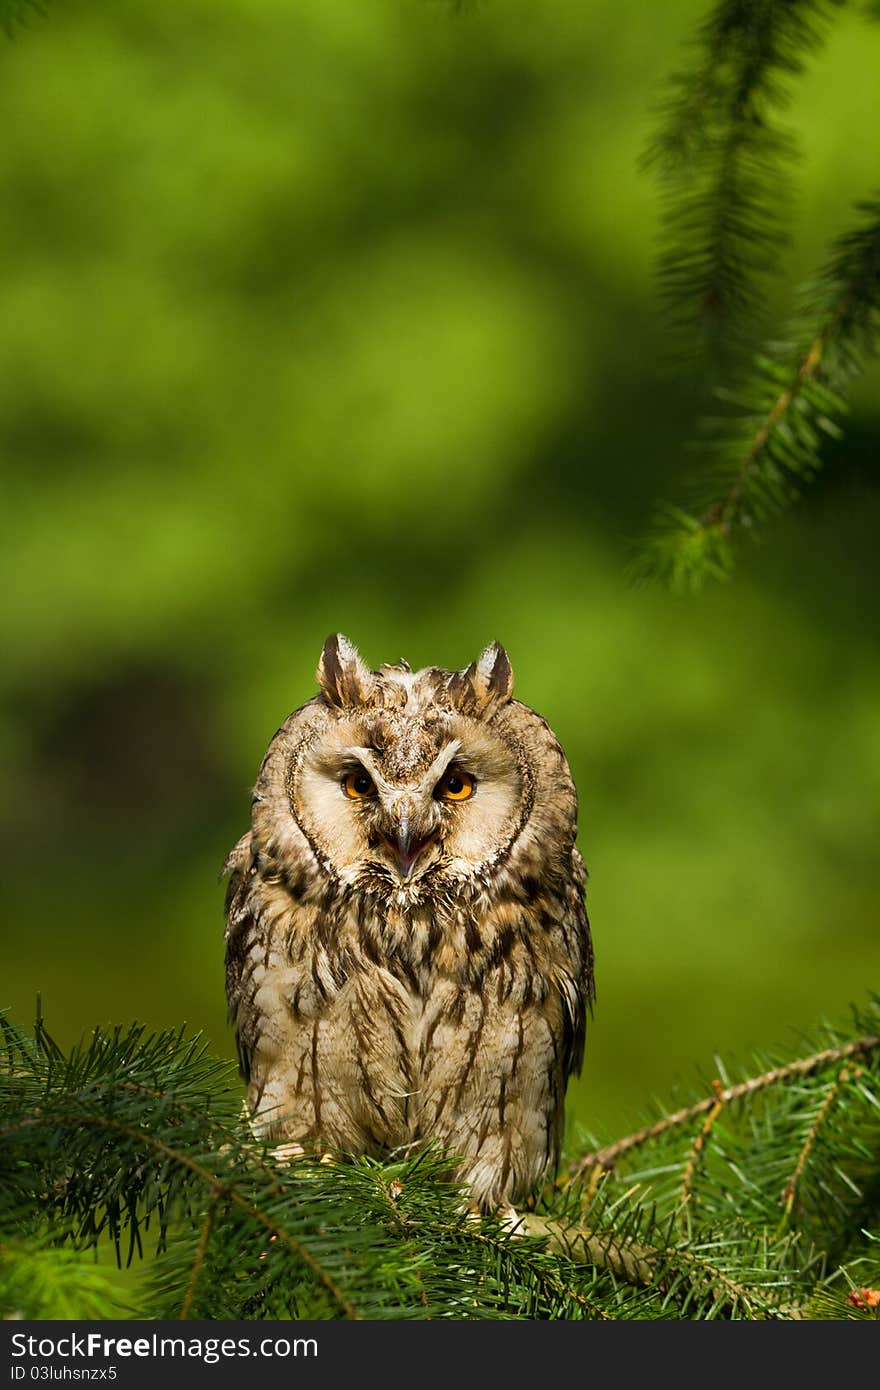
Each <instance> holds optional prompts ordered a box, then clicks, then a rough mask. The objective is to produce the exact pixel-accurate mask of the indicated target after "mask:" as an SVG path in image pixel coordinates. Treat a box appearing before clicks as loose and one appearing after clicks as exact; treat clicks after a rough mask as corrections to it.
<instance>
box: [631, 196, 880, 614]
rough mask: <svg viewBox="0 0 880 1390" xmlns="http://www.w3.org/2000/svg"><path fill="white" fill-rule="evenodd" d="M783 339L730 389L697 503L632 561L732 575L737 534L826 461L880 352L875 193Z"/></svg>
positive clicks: (646, 569)
mask: <svg viewBox="0 0 880 1390" xmlns="http://www.w3.org/2000/svg"><path fill="white" fill-rule="evenodd" d="M859 213H860V218H861V221H860V225H858V226H857V227H856V228H855V229H854V230H853V231H850V232H848V233H846V234H845V235H844V236H842V237H840V238H839V240H838V241H837V242H836V243H835V246H834V250H833V254H832V257H831V259H830V261H829V263H828V265H827V266H826V268H825V269H824V271H823V272H822V274H821V276H820V278H819V279H818V281H816V282H815V283H813V284H812V285H811V286H808V287H807V289H806V290H805V291H804V292H803V293H802V296H801V298H802V307H801V309H800V311H799V312H798V314H797V316H796V317H795V319H794V321H793V322H792V324H791V325H790V329H789V332H788V334H787V337H786V340H785V341H784V342H777V343H772V344H768V345H767V347H766V349H765V350H764V351H763V352H761V353H759V354H758V355H757V356H756V357H755V359H754V361H753V363H752V365H751V370H750V372H749V373H748V374H747V375H745V376H744V377H743V380H742V381H741V383H740V384H739V386H738V387H737V388H736V389H734V390H727V391H724V392H721V391H719V392H718V395H719V397H720V398H721V399H722V400H723V401H724V402H725V403H726V404H727V405H729V406H731V407H733V409H734V410H735V412H736V413H734V414H731V415H728V416H727V417H725V418H724V419H722V420H720V421H715V422H712V429H713V433H714V437H710V438H709V439H708V440H707V442H706V444H705V445H704V447H703V450H702V453H703V463H704V475H705V476H704V480H703V482H702V485H701V489H700V493H699V495H698V496H697V498H696V500H695V502H694V504H693V506H692V507H690V508H688V509H687V510H684V509H682V508H678V507H671V506H666V507H664V508H662V509H661V510H660V512H659V513H658V516H657V519H656V522H655V529H654V532H653V534H652V536H651V537H650V538H649V540H648V542H647V543H646V545H645V547H644V548H643V550H642V553H641V554H640V556H639V557H638V559H637V561H636V563H635V566H634V571H633V572H634V576H635V577H636V578H637V579H640V578H648V577H653V576H660V577H663V578H665V579H667V580H669V581H670V582H671V583H672V585H673V587H675V588H679V589H683V588H697V587H699V585H700V584H701V583H702V581H703V580H704V579H705V578H706V577H707V576H712V577H717V578H722V577H724V576H726V575H727V574H729V573H730V570H731V567H732V564H733V553H734V547H735V543H736V541H737V539H738V538H739V537H740V536H742V535H743V534H745V533H747V532H754V529H755V527H756V526H757V525H758V524H759V523H760V522H762V521H764V520H765V519H766V518H767V517H768V516H770V515H772V514H774V513H777V512H779V511H781V510H783V509H784V508H785V507H787V506H789V505H791V503H792V502H794V501H795V500H796V499H797V497H798V496H799V493H800V489H801V487H802V486H803V484H804V483H806V482H809V481H810V479H811V478H813V476H814V475H815V473H816V472H817V471H818V469H819V468H820V466H821V448H822V443H823V438H824V437H826V436H829V435H830V436H832V437H834V438H837V437H839V434H840V426H839V421H840V418H841V416H842V415H843V414H844V413H845V411H846V408H847V407H846V400H845V393H846V391H847V388H848V386H849V384H850V383H851V381H852V380H853V378H854V377H856V376H858V375H859V373H860V372H861V371H862V370H863V367H864V363H865V360H866V359H867V358H868V357H870V356H872V355H873V354H875V353H876V351H877V344H878V328H880V197H875V198H873V199H872V200H871V201H869V202H867V203H863V204H861V205H860V207H859Z"/></svg>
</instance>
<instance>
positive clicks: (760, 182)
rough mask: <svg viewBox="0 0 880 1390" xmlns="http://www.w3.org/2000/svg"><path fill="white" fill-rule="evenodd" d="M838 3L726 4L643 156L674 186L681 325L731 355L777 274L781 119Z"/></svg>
mask: <svg viewBox="0 0 880 1390" xmlns="http://www.w3.org/2000/svg"><path fill="white" fill-rule="evenodd" d="M835 4H836V5H838V6H839V4H840V0H831V2H830V3H829V0H760V3H758V4H756V3H755V0H719V3H717V4H716V5H715V6H714V7H713V8H712V10H711V11H710V13H709V14H708V16H707V17H706V19H705V20H704V21H703V23H702V24H701V26H700V29H699V34H698V36H697V39H696V47H697V50H698V56H697V59H696V62H695V64H694V66H693V67H692V68H691V69H690V70H688V71H686V72H682V73H679V74H678V75H677V76H676V77H674V78H673V79H672V80H671V82H670V84H669V87H670V91H669V95H668V97H667V99H666V102H665V104H664V107H663V123H662V125H661V128H660V130H659V132H658V134H657V136H656V138H655V139H654V141H653V143H652V144H651V146H650V148H649V149H648V152H647V154H646V157H645V162H646V164H647V165H648V167H652V166H653V167H654V168H656V169H657V171H658V173H659V174H660V176H661V178H662V180H663V185H664V187H665V190H666V232H667V237H668V241H669V244H668V245H667V247H666V249H665V251H664V253H663V255H662V256H661V260H660V278H661V284H662V287H663V291H664V294H665V297H666V299H667V301H668V303H669V305H670V308H671V310H672V311H673V315H674V317H675V318H676V319H677V320H679V322H680V323H682V324H683V325H686V326H687V327H688V328H691V329H693V328H696V329H697V331H698V333H699V334H700V335H701V336H703V337H704V338H705V339H706V340H707V342H706V343H704V347H706V346H708V347H709V348H710V349H716V350H717V349H718V348H719V347H720V348H723V350H724V351H725V353H729V351H730V347H731V342H732V339H733V338H734V337H735V335H736V331H737V329H739V328H741V327H742V321H743V320H744V319H745V320H748V318H749V317H751V316H753V315H754V314H755V312H756V311H757V310H758V309H759V307H760V305H761V302H762V285H761V283H760V276H761V274H762V273H763V272H766V271H769V270H775V269H778V267H779V255H778V253H779V249H780V246H781V245H782V244H783V243H784V240H785V235H784V226H783V224H782V221H781V208H780V204H781V203H783V202H784V195H785V193H786V191H787V190H788V182H789V180H788V166H789V165H790V164H791V162H792V159H793V156H794V153H795V145H794V142H793V140H792V137H791V135H790V134H789V133H788V132H787V131H785V130H784V129H782V128H781V127H780V126H779V124H778V122H777V120H776V118H775V113H776V111H778V109H779V108H780V107H782V106H784V105H785V104H787V101H788V99H789V97H790V90H789V86H790V79H791V78H792V77H793V76H796V75H797V74H798V73H800V72H801V71H802V70H803V64H804V59H805V57H806V55H807V54H809V53H811V52H812V51H814V50H815V49H816V48H817V47H818V46H819V44H820V42H821V40H822V38H823V37H824V34H825V31H826V29H827V26H828V21H829V16H830V12H831V10H832V9H833V8H834V6H835Z"/></svg>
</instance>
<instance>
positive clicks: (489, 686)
mask: <svg viewBox="0 0 880 1390" xmlns="http://www.w3.org/2000/svg"><path fill="white" fill-rule="evenodd" d="M447 689H448V691H449V695H450V698H451V700H452V702H453V704H454V705H456V706H457V707H458V708H459V709H460V710H461V711H462V713H463V714H472V715H474V716H475V717H476V718H478V719H479V718H482V717H484V716H485V715H487V714H489V713H490V712H491V711H492V710H493V709H495V708H496V706H498V705H503V704H506V703H507V701H508V700H509V699H510V697H511V695H512V694H513V670H512V668H511V665H510V658H509V657H508V655H507V652H506V651H505V650H504V648H503V647H502V645H501V643H500V642H490V643H489V645H488V647H485V648H484V649H483V651H482V652H481V653H480V658H479V660H478V661H472V662H471V664H470V666H466V667H465V668H464V670H463V671H454V672H453V674H452V675H451V676H450V678H449V681H448V684H447Z"/></svg>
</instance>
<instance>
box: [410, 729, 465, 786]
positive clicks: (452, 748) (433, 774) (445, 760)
mask: <svg viewBox="0 0 880 1390" xmlns="http://www.w3.org/2000/svg"><path fill="white" fill-rule="evenodd" d="M460 747H461V739H459V738H454V739H452V741H451V742H450V743H447V745H446V747H445V748H441V749H440V752H439V753H438V754H437V756H436V758H435V759H434V761H433V762H432V764H431V766H430V767H429V768H428V771H427V772H426V773H425V775H424V777H423V778H422V780H421V782H420V783H419V786H420V787H421V788H422V790H427V788H428V787H429V786H430V787H434V785H435V784H436V783H437V782H439V781H440V778H441V777H442V776H443V774H444V772H445V771H446V769H447V768H448V766H449V764H450V763H451V762H452V759H453V758H454V757H455V755H456V753H457V752H458V750H459V748H460Z"/></svg>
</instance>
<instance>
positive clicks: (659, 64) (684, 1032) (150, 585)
mask: <svg viewBox="0 0 880 1390" xmlns="http://www.w3.org/2000/svg"><path fill="white" fill-rule="evenodd" d="M704 8H705V6H704V3H703V0H700V3H696V0H675V2H674V3H672V2H670V3H665V4H663V5H645V4H644V3H637V0H624V3H621V0H616V2H615V3H611V2H610V0H594V2H593V3H589V4H588V3H585V0H577V3H575V0H547V3H546V4H543V5H535V4H534V3H529V4H526V3H515V2H514V0H504V3H501V0H497V2H495V0H485V3H483V4H481V5H479V6H477V7H471V8H467V7H466V8H465V10H464V12H463V13H457V14H456V13H454V12H453V8H452V7H451V6H450V5H448V4H442V3H430V0H397V3H392V2H391V0H370V3H365V2H364V0H298V3H297V4H296V5H292V4H291V3H290V0H263V3H261V4H260V5H258V6H253V5H248V4H245V3H244V0H187V2H186V3H185V4H182V5H173V6H156V5H154V4H151V3H148V2H147V0H120V3H117V4H115V5H114V6H112V7H111V8H109V9H108V7H106V6H99V5H97V4H95V3H93V2H92V3H86V0H65V3H63V4H62V3H60V0H59V3H57V4H55V5H53V6H52V7H51V9H50V11H49V14H48V17H47V18H46V19H45V20H42V21H40V20H36V19H35V20H33V21H32V22H31V23H30V24H29V26H28V28H27V30H26V31H25V32H23V33H19V35H18V37H17V39H16V41H15V42H13V43H3V44H2V45H0V120H2V125H3V129H4V131H5V132H6V134H5V138H4V140H3V141H2V145H0V180H2V190H3V194H2V199H0V458H2V464H3V504H2V519H0V526H2V536H0V542H2V544H0V567H2V592H3V595H4V602H3V604H2V614H0V623H2V646H3V652H4V660H3V672H2V677H0V681H2V696H3V709H4V715H3V721H2V735H0V737H2V751H3V767H4V775H3V778H2V785H0V800H2V807H0V813H2V830H3V844H4V855H3V858H4V872H3V893H4V904H3V917H2V924H3V925H2V930H3V933H4V951H3V957H2V959H3V967H2V970H3V976H2V989H0V996H2V997H0V1003H2V1004H4V1005H8V1006H10V1007H11V1008H12V1010H13V1012H14V1015H15V1016H16V1018H17V1019H19V1020H20V1021H21V1022H27V1021H29V1020H30V1018H31V1017H32V1016H33V1009H34V999H35V995H36V993H37V991H40V992H41V994H42V998H43V1007H44V1011H45V1014H46V1017H47V1020H48V1023H49V1026H50V1029H52V1030H54V1032H55V1033H56V1035H58V1036H59V1037H60V1038H61V1039H62V1040H64V1041H65V1042H69V1041H71V1040H72V1039H74V1038H75V1037H77V1036H78V1035H79V1034H80V1032H81V1031H82V1030H83V1029H84V1028H89V1027H91V1026H92V1025H93V1024H94V1023H96V1022H105V1021H128V1020H130V1019H132V1018H138V1019H141V1020H144V1021H146V1022H148V1023H149V1024H152V1025H166V1024H176V1023H179V1022H181V1021H182V1020H184V1019H185V1020H187V1021H188V1023H189V1024H190V1025H191V1027H192V1028H196V1029H203V1030H204V1031H205V1032H206V1034H207V1035H208V1037H209V1039H210V1042H211V1045H212V1046H213V1047H214V1048H215V1049H217V1050H221V1051H223V1052H224V1053H226V1054H228V1055H230V1056H231V1055H232V1051H233V1047H232V1038H231V1036H230V1034H229V1033H228V1031H227V1029H226V1026H225V1004H224V997H223V916H222V897H223V890H222V888H221V887H220V886H219V885H218V882H217V874H218V870H219V867H220V864H221V862H222V860H223V858H224V856H225V854H226V851H227V849H228V847H229V846H230V845H231V843H232V842H233V840H235V839H236V838H237V836H238V835H239V834H241V833H242V831H243V830H244V829H245V827H246V824H247V818H248V812H249V790H250V786H251V785H252V783H253V780H254V778H255V776H256V772H257V768H258V765H259V762H260V759H261V757H262V754H263V751H264V749H265V746H266V743H267V741H268V739H269V737H270V736H271V734H272V733H273V732H274V730H275V729H276V727H277V726H278V725H279V724H280V723H281V722H282V720H283V719H284V717H285V716H286V715H287V713H288V712H289V711H290V710H291V709H292V708H294V707H295V706H296V705H298V704H299V703H301V702H302V701H303V700H304V699H307V698H308V697H309V696H310V694H312V693H313V690H314V684H313V671H314V667H315V663H316V660H317V656H318V652H319V650H320V646H321V643H322V641H323V639H324V637H325V635H326V634H327V632H329V631H331V630H336V629H341V630H342V631H344V632H346V633H347V634H348V635H349V636H350V637H351V638H352V639H353V640H354V641H355V642H356V643H357V644H358V645H359V646H360V648H361V650H362V652H363V653H364V655H365V656H366V657H367V658H368V660H370V661H371V662H372V663H373V664H376V665H378V664H379V663H380V662H382V661H386V660H396V659H398V658H399V657H401V656H405V657H407V658H408V659H409V661H410V662H411V663H412V664H413V665H421V664H431V663H437V664H441V665H448V666H460V665H463V664H465V663H466V662H468V661H469V660H470V659H471V658H472V657H473V656H474V655H475V654H476V653H477V652H478V651H479V649H480V648H481V647H482V646H483V645H484V644H485V643H486V642H487V641H488V640H489V639H491V638H493V637H498V638H499V639H501V640H502V641H503V642H504V643H505V645H506V646H507V648H508V651H509V652H510V655H511V658H512V661H513V665H514V670H515V672H516V679H517V693H518V695H519V696H520V697H521V698H522V699H524V700H525V701H526V702H527V703H529V704H532V705H534V706H535V707H536V708H537V709H539V710H540V711H541V712H542V713H543V714H544V715H546V716H547V718H548V719H549V720H550V721H551V723H552V724H553V726H554V728H555V729H556V730H557V732H558V733H559V736H560V738H561V739H562V742H563V745H564V747H565V748H566V750H567V753H568V755H569V758H570V761H571V763H572V766H573V770H574V773H575V776H576V780H577V783H578V786H579V789H580V795H581V844H582V848H583V851H584V854H585V857H586V859H587V862H588V865H589V867H590V871H591V881H590V886H589V898H588V901H589V906H590V911H591V916H592V919H593V923H594V934H595V942H596V951H597V961H598V991H599V993H598V1005H597V1010H596V1016H595V1022H594V1024H593V1027H592V1030H591V1035H590V1037H589V1040H588V1047H587V1060H586V1065H585V1071H584V1075H583V1078H582V1079H581V1081H580V1082H579V1083H578V1084H577V1086H576V1087H574V1088H573V1090H572V1092H571V1098H572V1102H573V1104H572V1114H573V1115H576V1116H577V1119H578V1121H579V1122H580V1123H581V1124H582V1125H584V1126H587V1127H589V1128H591V1129H593V1130H596V1131H600V1132H602V1133H614V1132H615V1131H616V1130H619V1129H621V1128H622V1127H623V1126H625V1125H627V1124H631V1123H632V1122H633V1121H634V1120H635V1119H637V1118H638V1117H639V1115H640V1114H641V1113H642V1111H643V1109H644V1107H645V1105H646V1104H647V1103H648V1100H649V1098H650V1097H651V1096H652V1095H664V1096H668V1095H670V1093H671V1092H672V1091H673V1090H674V1089H675V1087H676V1085H677V1083H678V1082H679V1080H680V1079H682V1078H683V1079H686V1080H689V1079H691V1078H692V1077H693V1075H694V1067H695V1065H696V1064H697V1063H702V1065H703V1067H704V1069H705V1070H706V1071H707V1072H711V1070H712V1066H713V1063H712V1056H713V1054H714V1053H716V1052H722V1053H724V1054H725V1055H729V1054H730V1053H731V1052H734V1053H738V1054H739V1055H740V1056H742V1057H744V1058H747V1056H748V1052H749V1049H750V1048H752V1047H753V1046H757V1045H763V1044H768V1045H771V1044H776V1043H787V1042H791V1041H793V1040H794V1039H795V1037H796V1035H797V1033H798V1031H799V1030H800V1029H803V1028H806V1027H808V1026H810V1025H811V1024H813V1023H814V1022H815V1021H817V1020H818V1019H819V1018H820V1017H822V1016H826V1017H830V1018H832V1019H836V1020H841V1021H842V1020H844V1019H845V1018H846V1017H847V1014H848V1005H849V1004H850V1002H851V1001H853V1002H861V1001H862V1000H864V998H865V996H866V993H867V991H868V990H869V989H870V988H871V987H872V986H875V987H876V986H878V985H880V936H878V931H877V918H878V912H877V905H876V904H877V892H878V864H877V807H878V791H880V700H878V690H880V653H878V641H877V624H876V592H877V551H878V547H877V534H878V528H880V490H878V484H877V475H876V461H877V456H878V446H880V403H878V394H880V393H878V384H880V376H878V373H877V371H876V370H874V371H873V372H872V373H871V374H870V375H869V376H868V377H867V378H866V379H865V380H864V381H863V382H862V384H861V385H860V387H859V389H858V392H857V395H856V399H855V403H854V409H853V413H852V416H851V418H850V420H849V422H848V425H847V431H846V438H845V440H844V441H843V443H842V444H839V445H837V446H835V447H834V449H833V450H832V451H831V452H830V454H829V457H828V467H827V470H826V472H825V473H824V474H823V476H822V477H821V479H820V480H819V482H818V484H817V485H816V486H815V487H814V488H813V489H812V490H811V492H810V494H809V496H808V498H806V499H805V502H804V504H803V505H802V506H801V507H800V509H799V510H798V511H797V512H796V513H794V514H793V515H792V516H791V517H789V518H787V519H786V520H785V521H784V522H780V523H779V524H776V525H774V526H772V527H770V528H769V529H768V530H767V532H766V534H765V537H764V543H763V544H762V545H761V546H757V547H754V548H753V549H751V550H749V551H748V552H747V553H744V554H743V555H742V557H741V562H740V566H739V569H738V572H737V574H736V577H735V579H734V581H733V583H732V584H730V585H728V586H725V587H714V588H710V589H708V590H707V591H706V592H705V593H704V594H703V595H701V596H700V597H696V598H682V597H675V596H672V595H670V594H668V593H665V592H663V591H661V590H634V589H633V588H631V587H630V586H629V584H628V582H627V578H626V565H627V561H628V558H629V556H630V553H631V551H630V547H631V543H632V540H633V538H634V537H636V536H637V535H638V534H639V532H640V531H642V530H643V529H644V527H645V525H646V523H647V522H648V520H649V518H650V514H651V511H652V508H653V504H654V501H655V500H656V499H657V498H658V497H673V498H674V497H675V496H676V495H680V493H679V484H680V482H681V480H682V479H683V478H686V477H687V475H688V473H689V471H690V470H691V469H692V468H693V466H694V458H693V456H692V455H691V454H689V453H688V451H687V449H686V447H685V445H686V441H687V439H688V437H689V434H690V432H691V429H692V425H693V415H694V410H695V408H696V397H697V393H696V392H695V390H694V389H693V388H692V387H690V386H689V384H688V383H687V382H686V381H683V380H681V379H679V380H677V381H676V380H674V379H672V378H670V377H669V375H668V373H667V372H666V371H665V369H664V367H663V361H664V359H665V357H666V356H667V352H668V348H669V343H668V340H667V331H666V329H665V327H664V322H663V319H662V316H661V314H660V312H659V309H658V304H657V299H656V294H655V289H654V283H653V279H652V276H653V266H654V258H655V252H656V234H657V226H658V199H657V190H656V188H655V186H654V185H653V184H652V182H651V180H650V179H649V178H648V176H647V175H644V174H642V173H640V172H639V170H638V167H637V161H638V156H639V154H640V152H641V150H642V148H643V146H644V144H645V142H646V139H647V137H648V134H649V132H650V130H651V129H652V121H653V119H654V118H653V117H652V115H651V105H652V103H653V102H654V101H656V98H657V96H658V93H659V91H660V90H661V86H662V83H663V80H664V79H665V78H666V77H667V76H668V74H669V73H670V71H671V70H672V69H674V68H675V67H677V66H679V65H680V64H681V61H682V47H681V45H682V43H683V41H684V40H686V39H687V38H688V37H689V36H690V35H691V34H692V32H693V30H694V27H695V24H696V22H697V21H698V19H699V17H700V15H701V14H702V13H703V12H704ZM878 71H880V25H876V24H875V25H874V26H870V25H869V24H867V23H866V22H864V21H863V20H861V19H859V18H858V16H856V15H855V14H845V15H844V16H843V17H842V18H841V19H840V20H839V21H838V22H837V24H836V28H835V31H834V34H833V37H832V40H831V42H830V43H829V45H828V47H827V49H826V50H824V51H823V52H822V53H821V54H820V55H819V56H818V57H817V58H816V59H815V60H814V61H813V62H811V64H810V69H809V72H808V74H807V75H806V77H805V78H804V79H803V81H802V82H801V83H800V84H799V86H798V89H797V95H796V98H795V101H794V103H793V106H792V109H791V113H790V114H791V124H792V125H793V127H794V128H795V129H796V130H797V131H798V132H799V133H800V135H801V137H802V139H803V144H804V159H803V161H802V164H801V167H800V172H799V188H800V192H799V196H798V199H797V202H796V205H795V214H796V215H795V237H794V243H793V246H792V248H791V251H790V254H789V257H788V266H789V269H790V273H791V275H792V277H797V276H798V275H800V274H802V273H804V272H807V271H809V270H810V269H812V268H813V267H814V266H815V265H816V264H817V263H818V262H819V260H820V259H821V257H822V255H823V249H824V247H825V244H826V242H827V239H828V238H829V237H830V236H833V235H834V234H836V233H837V232H838V231H840V230H842V229H843V228H844V227H845V226H846V225H847V224H848V223H849V222H850V220H851V218H850V205H851V203H852V202H853V201H854V200H855V199H856V198H859V197H862V196H864V195H866V194H867V193H868V192H869V190H870V189H871V187H872V183H875V182H876V178H877V167H876V141H875V140H873V139H871V138H867V132H868V130H869V129H870V128H871V125H870V122H869V121H868V118H867V116H866V112H868V111H873V112H874V113H875V117H876V110H877V104H876V90H877V73H878ZM773 294H774V295H775V296H776V297H775V298H772V299H771V301H770V302H771V305H776V304H777V303H778V304H779V305H780V306H784V305H785V304H786V302H787V297H786V296H787V290H786V287H785V286H784V285H783V286H780V287H778V288H777V289H776V290H774V291H773Z"/></svg>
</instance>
